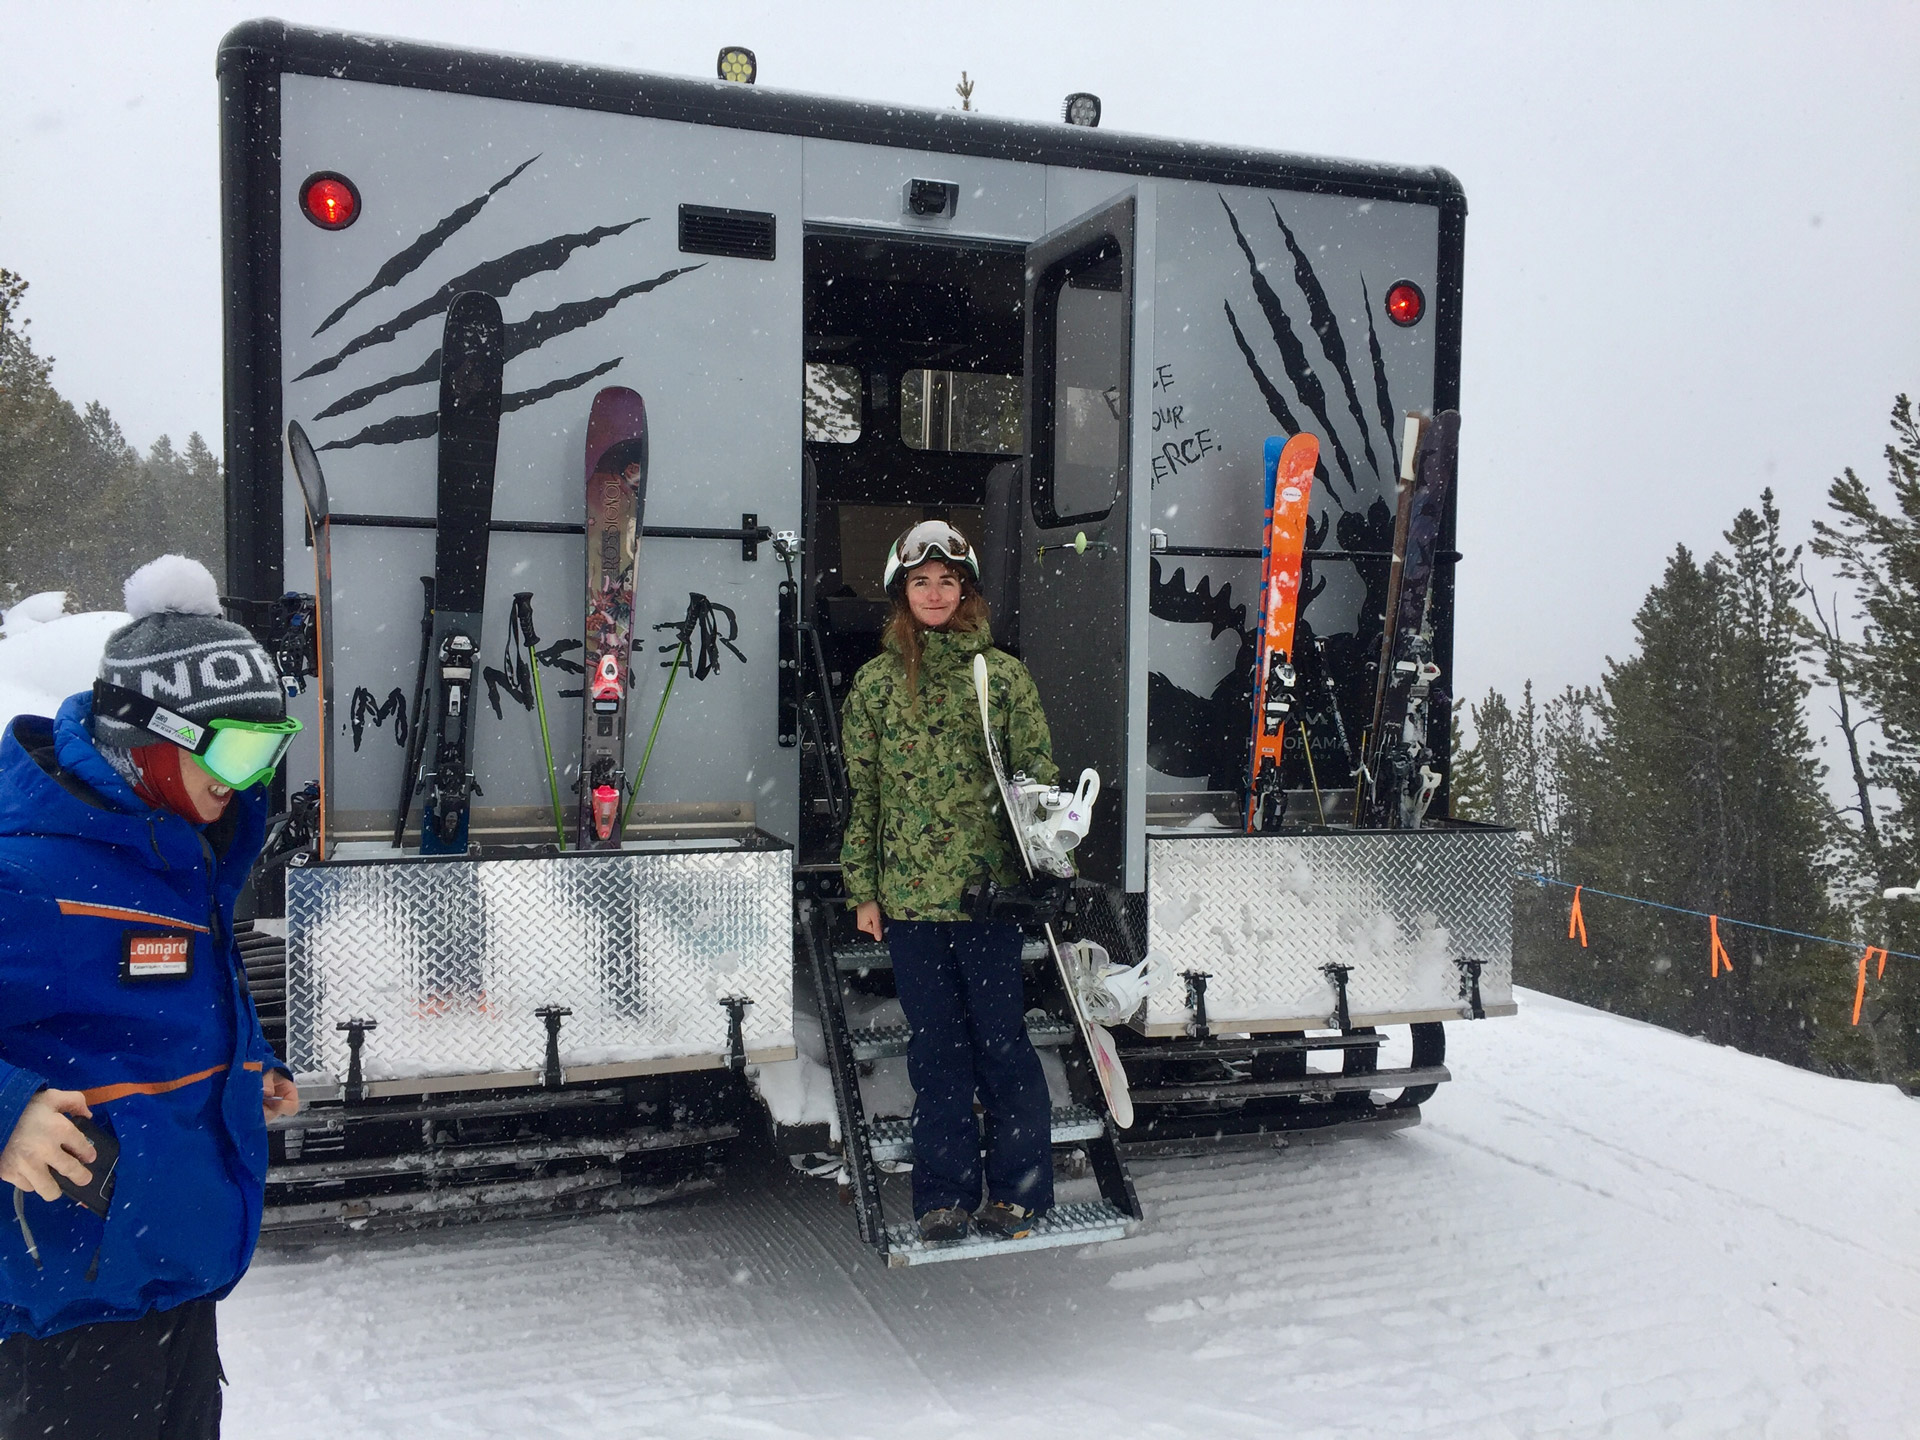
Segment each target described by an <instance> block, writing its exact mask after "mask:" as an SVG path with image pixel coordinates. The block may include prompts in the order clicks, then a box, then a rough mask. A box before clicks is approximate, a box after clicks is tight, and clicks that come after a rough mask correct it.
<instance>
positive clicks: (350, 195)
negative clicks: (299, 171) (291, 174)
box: [300, 170, 360, 230]
mask: <svg viewBox="0 0 1920 1440" xmlns="http://www.w3.org/2000/svg"><path fill="white" fill-rule="evenodd" d="M300 208H301V209H302V210H304V211H306V214H307V218H308V219H309V220H311V221H312V222H313V223H314V224H316V225H318V226H319V227H320V228H321V229H322V230H344V229H346V228H347V226H349V225H351V224H353V222H354V221H356V220H358V219H359V218H360V192H359V190H358V189H356V188H355V187H354V183H353V182H352V181H351V180H349V179H347V177H346V176H344V175H336V174H334V173H333V172H332V171H331V170H322V171H321V172H320V173H319V174H318V175H310V176H308V177H307V183H306V184H304V185H302V186H301V187H300Z"/></svg>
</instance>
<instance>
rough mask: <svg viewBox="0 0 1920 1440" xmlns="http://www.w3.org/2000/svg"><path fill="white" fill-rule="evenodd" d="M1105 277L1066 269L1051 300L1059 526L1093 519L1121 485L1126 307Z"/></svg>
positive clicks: (1104, 510) (1107, 506)
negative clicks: (1065, 278)
mask: <svg viewBox="0 0 1920 1440" xmlns="http://www.w3.org/2000/svg"><path fill="white" fill-rule="evenodd" d="M1105 268H1107V267H1102V269H1105ZM1114 279H1115V280H1116V281H1117V276H1115V277H1114ZM1106 280H1107V276H1106V275H1104V274H1102V273H1101V271H1099V270H1096V271H1093V272H1090V273H1081V274H1070V275H1069V276H1068V277H1067V280H1066V283H1065V284H1063V285H1062V286H1061V287H1060V292H1059V298H1058V300H1057V301H1056V302H1055V305H1054V313H1053V511H1054V513H1055V515H1057V516H1058V517H1059V520H1060V522H1061V523H1062V524H1066V523H1069V522H1078V521H1087V520H1098V519H1100V518H1101V517H1102V516H1104V515H1105V514H1106V513H1107V512H1108V511H1109V510H1111V509H1112V508H1113V502H1114V498H1115V496H1117V495H1118V494H1119V490H1120V472H1121V461H1122V458H1123V455H1124V453H1125V452H1124V450H1123V448H1122V447H1123V446H1124V445H1125V443H1126V433H1125V420H1126V414H1127V406H1126V402H1125V395H1126V388H1125V387H1126V383H1127V375H1126V366H1127V363H1128V354H1127V306H1126V296H1125V295H1124V294H1123V293H1122V292H1121V290H1120V289H1119V287H1118V285H1117V283H1111V284H1109V283H1103V282H1104V281H1106Z"/></svg>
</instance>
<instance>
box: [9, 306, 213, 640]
mask: <svg viewBox="0 0 1920 1440" xmlns="http://www.w3.org/2000/svg"><path fill="white" fill-rule="evenodd" d="M26 293H27V282H26V281H25V280H24V279H22V278H21V277H20V276H18V275H16V274H14V273H12V272H11V271H8V270H4V269H0V515H3V516H5V517H6V523H5V525H3V526H0V605H4V604H7V603H11V602H12V601H14V600H18V599H20V598H22V597H23V596H26V595H30V594H33V593H34V592H36V591H40V590H66V591H68V592H69V593H70V594H71V596H72V597H73V601H74V602H75V603H76V604H77V605H79V606H80V607H81V608H86V609H103V608H111V607H115V606H118V605H119V604H120V582H121V581H122V580H123V579H125V578H126V576H127V574H128V573H129V572H130V571H131V570H132V569H133V568H134V567H135V566H137V565H139V564H141V563H143V562H145V561H147V560H150V559H152V558H153V557H154V556H155V555H157V554H160V553H162V552H163V551H166V550H176V551H179V552H182V553H184V554H188V555H192V556H193V557H194V558H196V559H198V560H202V561H205V562H206V563H207V564H208V565H209V566H210V567H211V568H212V569H213V570H214V572H215V573H216V574H219V573H221V572H222V570H223V569H224V565H225V551H226V543H225V533H226V524H225V496H224V492H223V490H222V485H221V479H220V465H219V462H218V461H217V460H216V459H215V458H214V456H213V452H212V451H211V450H210V449H208V448H207V444H206V442H205V441H204V440H202V439H201V438H200V437H199V436H198V435H197V434H196V435H194V436H192V437H190V438H189V439H188V441H187V446H186V450H185V452H184V453H182V452H178V451H176V450H175V449H174V448H173V444H172V442H171V441H170V440H168V439H167V437H165V436H162V437H161V438H160V439H159V440H158V441H157V442H156V443H155V444H154V447H153V449H152V451H151V453H150V454H149V455H148V456H147V457H146V458H144V459H143V458H142V457H141V456H140V454H139V453H138V452H137V451H136V450H135V449H134V448H133V446H132V445H130V444H128V443H127V438H126V436H125V435H124V434H122V433H121V430H120V426H119V425H118V424H117V423H116V422H115V420H114V418H113V416H112V414H111V413H109V411H108V410H107V408H106V406H104V405H102V404H100V403H99V402H98V401H94V402H92V403H90V404H88V405H87V407H86V408H85V410H78V409H76V408H75V407H74V406H73V405H72V404H71V403H70V402H69V401H67V400H66V399H65V398H64V397H62V396H61V395H60V393H59V392H58V391H57V390H56V389H55V388H54V386H53V378H52V377H53V364H54V362H53V360H52V358H51V357H43V356H41V355H39V354H38V353H36V352H35V350H34V348H33V344H32V340H31V338H30V336H29V335H28V322H27V321H26V320H25V319H23V318H22V317H21V315H20V307H21V303H22V301H23V300H24V299H25V297H26Z"/></svg>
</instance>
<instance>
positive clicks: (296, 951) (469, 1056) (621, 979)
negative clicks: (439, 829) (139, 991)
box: [287, 837, 793, 1090]
mask: <svg viewBox="0 0 1920 1440" xmlns="http://www.w3.org/2000/svg"><path fill="white" fill-rule="evenodd" d="M792 894H793V852H792V851H791V850H789V849H786V848H785V847H781V846H779V845H778V842H777V841H773V840H771V838H770V837H763V839H762V840H760V841H756V842H750V843H749V844H747V845H744V846H743V845H740V844H737V843H732V844H717V845H715V846H714V847H711V848H694V847H691V846H689V847H686V848H682V849H676V850H648V851H633V850H628V851H622V852H618V853H591V854H589V853H581V854H568V855H557V856H548V857H526V858H519V857H516V858H512V859H500V860H494V859H483V860H472V859H465V858H458V859H450V860H447V859H430V860H425V859H412V858H406V859H392V860H385V859H382V860H364V861H356V860H348V861H335V862H330V863H328V864H324V865H306V866H295V867H293V868H291V869H289V871H288V873H287V1046H288V1060H289V1062H290V1063H291V1064H292V1066H293V1068H294V1069H295V1070H297V1071H303V1072H305V1071H322V1072H331V1073H333V1074H335V1075H341V1074H344V1073H345V1070H346V1062H347V1046H346V1041H345V1037H344V1036H342V1035H340V1034H338V1033H336V1030H335V1027H336V1025H338V1024H339V1023H340V1022H342V1021H345V1020H349V1019H370V1020H375V1021H377V1022H378V1025H379V1028H378V1029H377V1030H375V1031H374V1032H373V1033H371V1034H369V1035H368V1036H367V1039H366V1046H365V1050H364V1055H363V1064H364V1067H365V1072H366V1078H367V1079H368V1080H370V1081H385V1082H393V1083H390V1084H388V1085H386V1086H383V1087H382V1088H384V1089H388V1090H405V1089H457V1088H463V1087H465V1086H479V1085H483V1084H515V1083H519V1084H525V1083H531V1079H532V1078H537V1075H538V1072H539V1071H540V1069H541V1067H542V1064H543V1061H544V1058H545V1054H546V1030H545V1026H544V1023H543V1022H542V1021H541V1019H540V1018H539V1017H538V1016H537V1015H535V1013H534V1012H535V1011H536V1010H538V1009H540V1008H542V1007H545V1006H564V1007H566V1008H567V1009H569V1010H571V1011H572V1012H573V1013H572V1014H571V1015H569V1016H567V1017H566V1018H565V1020H564V1022H563V1025H562V1029H561V1034H560V1059H561V1063H562V1065H563V1066H564V1067H566V1069H567V1070H568V1072H569V1073H570V1074H572V1075H575V1076H576V1077H577V1078H588V1077H589V1076H591V1077H607V1076H611V1075H616V1074H637V1073H644V1072H646V1071H656V1070H676V1069H690V1068H699V1067H702V1066H706V1065H711V1064H715V1063H718V1062H719V1061H720V1060H721V1059H722V1058H723V1057H724V1056H725V1055H726V1054H727V1051H728V1040H729V1036H728V1018H727V1010H726V1007H725V1006H723V1005H722V1004H721V1003H720V1001H721V999H722V997H726V996H744V997H746V998H747V999H749V1000H751V1001H752V1002H753V1003H752V1005H751V1006H750V1007H749V1008H748V1009H747V1011H746V1015H745V1021H744V1026H743V1036H744V1039H745V1043H746V1048H747V1051H748V1054H749V1056H750V1057H751V1058H753V1059H756V1060H759V1059H767V1060H773V1059H785V1058H790V1057H791V1055H792V1053H793V1051H792V1045H793V929H792V903H793V902H792ZM582 1072H586V1073H585V1074H582ZM428 1080H437V1081H439V1082H441V1083H436V1084H431V1085H428V1084H422V1083H418V1082H423V1081H428ZM400 1082H416V1083H413V1084H404V1083H400Z"/></svg>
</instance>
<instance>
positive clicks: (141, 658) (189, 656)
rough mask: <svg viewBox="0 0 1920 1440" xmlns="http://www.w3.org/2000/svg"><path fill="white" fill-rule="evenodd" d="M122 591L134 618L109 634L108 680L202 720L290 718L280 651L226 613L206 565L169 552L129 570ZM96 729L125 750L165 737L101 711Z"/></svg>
mask: <svg viewBox="0 0 1920 1440" xmlns="http://www.w3.org/2000/svg"><path fill="white" fill-rule="evenodd" d="M123 593H124V595H125V597H126V606H127V613H128V614H129V615H131V616H132V617H133V619H132V620H131V621H129V622H128V623H127V624H125V625H122V626H121V627H120V628H119V629H118V630H116V631H114V632H113V633H112V634H111V635H109V636H108V637H107V648H106V652H105V654H103V655H102V656H101V657H100V678H101V679H103V680H108V681H111V682H112V683H113V684H115V685H120V686H124V687H125V688H126V689H128V690H137V691H139V692H140V694H142V695H144V696H146V697H147V698H148V699H149V700H157V701H159V702H160V703H161V704H162V705H164V706H166V708H167V709H169V710H171V711H173V712H174V713H175V714H176V715H184V716H185V717H186V718H187V719H189V720H197V721H200V722H201V723H205V722H206V721H208V720H211V719H214V718H216V717H221V718H225V719H229V720H284V719H285V718H286V715H287V701H286V690H285V687H284V686H283V684H282V682H281V679H280V671H279V669H278V667H276V666H275V665H274V663H273V657H272V656H271V655H269V654H267V652H266V651H265V650H264V649H262V648H261V646H260V644H259V642H258V641H256V640H255V639H254V638H253V636H252V635H251V634H249V633H248V631H247V629H246V627H245V626H242V625H236V624H234V623H233V622H232V621H231V620H227V619H224V618H223V617H222V616H221V613H220V590H219V587H218V586H217V585H215V584H214V581H213V576H212V575H211V574H209V573H208V571H207V567H206V566H204V565H202V564H201V563H200V562H199V561H198V560H189V559H188V558H187V557H186V556H184V555H162V556H161V557H160V558H159V559H158V560H152V561H149V562H148V563H147V564H145V565H142V566H141V567H140V568H139V569H138V570H136V571H134V572H133V574H131V575H129V576H128V577H127V583H126V587H125V590H124V592H123ZM93 735H94V739H95V740H97V741H99V742H100V743H101V744H103V745H111V746H119V747H124V748H126V749H133V748H135V747H137V746H141V745H151V744H153V743H154V742H155V741H156V740H158V739H159V737H158V736H157V735H155V734H154V733H153V732H152V731H150V730H143V729H141V728H139V727H138V726H134V725H129V724H127V723H126V722H125V721H124V720H114V719H110V718H108V717H106V716H101V715H96V716H95V717H94V721H93Z"/></svg>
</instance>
